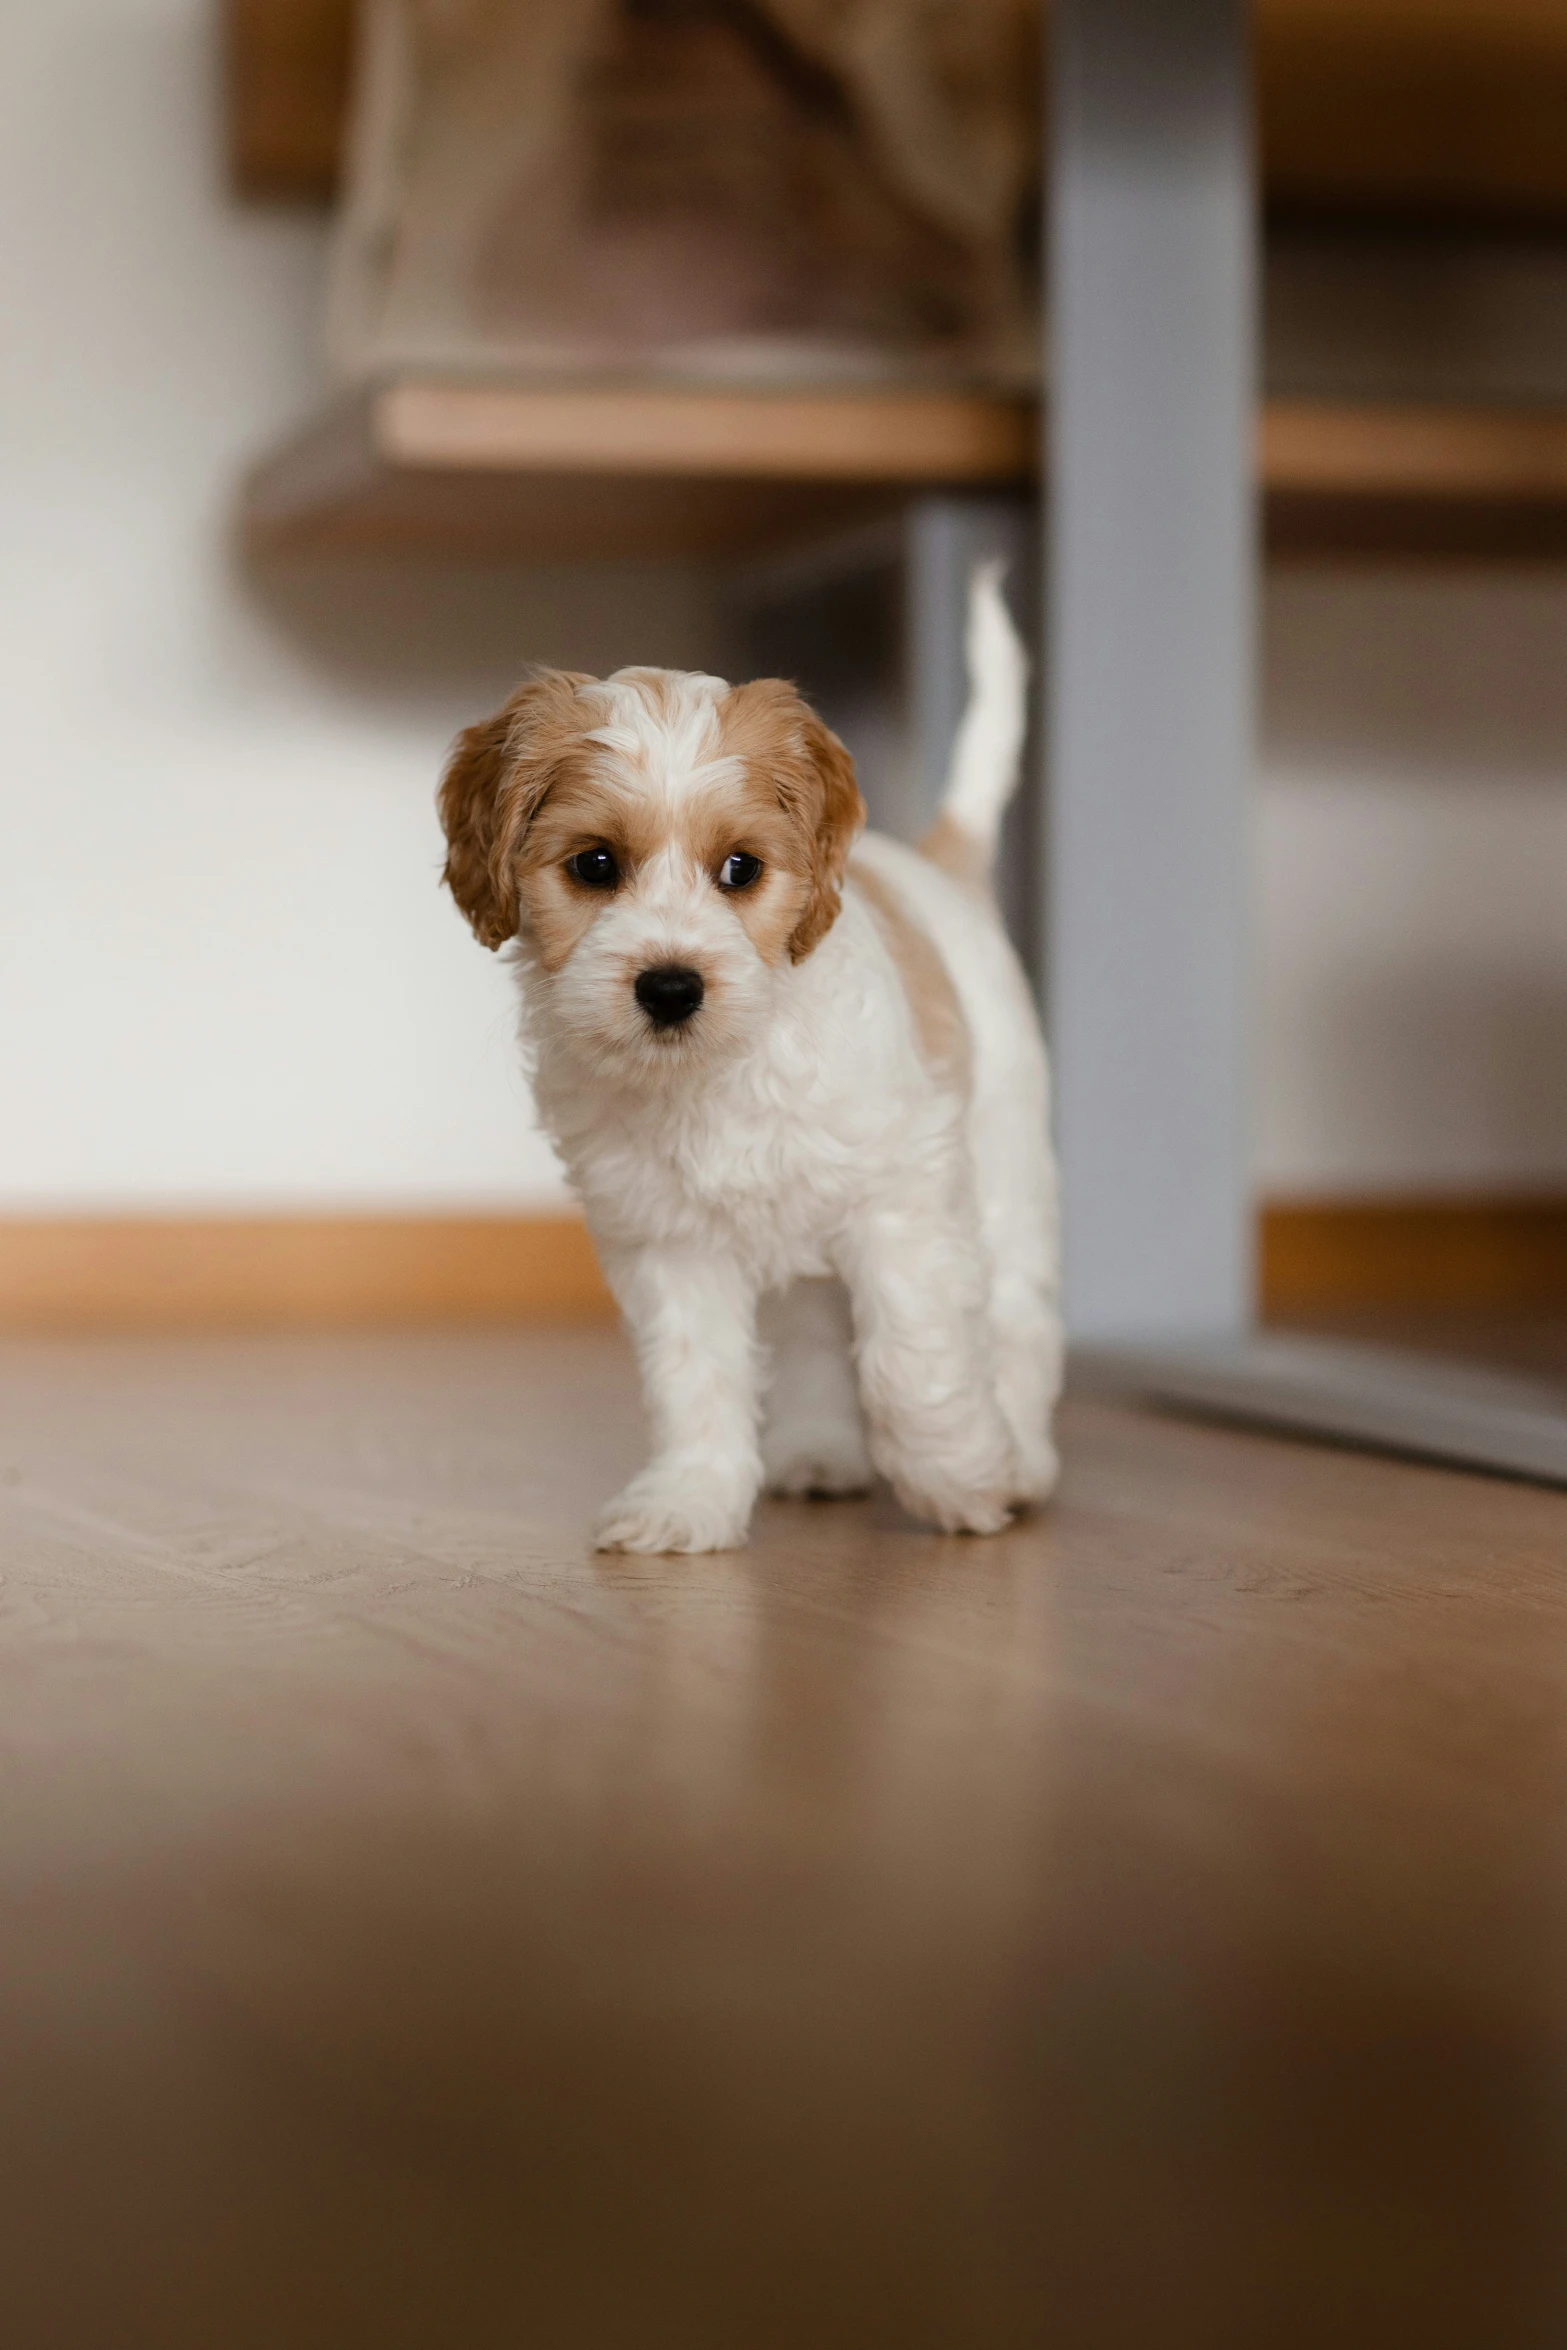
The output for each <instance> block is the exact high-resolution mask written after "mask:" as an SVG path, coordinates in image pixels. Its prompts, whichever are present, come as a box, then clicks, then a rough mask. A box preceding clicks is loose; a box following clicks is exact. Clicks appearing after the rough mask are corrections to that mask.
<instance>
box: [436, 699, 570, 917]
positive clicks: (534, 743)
mask: <svg viewBox="0 0 1567 2350" xmlns="http://www.w3.org/2000/svg"><path fill="white" fill-rule="evenodd" d="M591 683H592V680H591V678H588V677H584V676H580V675H577V674H576V673H574V672H572V671H570V670H559V669H557V670H550V671H549V672H547V673H546V674H545V675H544V676H542V677H536V678H534V679H532V680H531V681H530V683H528V684H527V685H525V686H521V687H519V688H518V690H517V692H516V693H514V694H513V695H512V698H511V700H510V701H509V702H508V703H507V704H506V706H505V708H504V709H502V710H497V711H496V713H495V715H494V717H493V718H484V719H481V720H480V722H479V724H478V725H477V726H469V727H465V728H464V730H463V732H462V733H461V734H460V735H459V736H458V737H457V740H456V742H455V743H454V744H453V746H452V754H451V757H450V758H449V759H448V761H447V763H446V773H445V774H444V775H443V777H442V778H441V789H440V795H439V799H438V802H437V805H438V806H439V808H440V811H441V822H442V824H443V826H444V827H445V830H446V870H445V872H444V874H443V875H442V879H443V880H444V881H445V883H446V886H447V888H448V889H449V890H450V891H451V893H452V896H453V897H454V898H455V899H456V900H457V903H458V905H459V906H460V907H461V909H462V911H463V912H464V913H465V914H466V915H467V917H468V920H469V922H470V923H471V924H472V925H473V934H474V936H475V938H476V939H477V940H478V941H479V943H480V945H481V946H487V947H502V946H504V945H505V944H506V941H507V940H508V939H509V938H515V937H516V935H517V912H518V908H517V857H518V853H519V851H520V850H521V848H522V844H523V840H524V838H525V837H526V834H527V830H528V826H529V825H530V824H531V823H532V821H533V819H534V817H535V816H536V815H537V814H538V811H539V809H540V808H541V807H542V806H543V804H544V800H545V796H546V794H547V793H548V791H549V788H550V785H551V783H552V782H553V781H554V778H555V766H556V758H557V756H558V753H559V750H560V749H561V747H562V745H563V742H564V741H565V740H568V739H570V737H571V736H572V735H573V734H575V733H576V732H577V731H578V730H579V728H580V719H576V720H575V722H574V718H573V705H574V704H575V701H576V693H577V688H578V686H579V685H589V684H591Z"/></svg>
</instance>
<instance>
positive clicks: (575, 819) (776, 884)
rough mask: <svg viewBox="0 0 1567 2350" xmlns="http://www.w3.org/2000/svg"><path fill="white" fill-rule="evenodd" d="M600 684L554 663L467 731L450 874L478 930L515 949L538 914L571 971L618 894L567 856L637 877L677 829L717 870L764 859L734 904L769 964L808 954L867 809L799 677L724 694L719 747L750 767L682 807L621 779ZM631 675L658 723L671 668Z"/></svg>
mask: <svg viewBox="0 0 1567 2350" xmlns="http://www.w3.org/2000/svg"><path fill="white" fill-rule="evenodd" d="M598 682H599V681H598V680H597V679H594V678H589V677H584V676H580V675H577V674H575V673H570V672H564V671H555V672H549V673H547V674H546V675H544V676H542V677H538V678H535V679H534V680H532V682H531V683H529V684H528V685H525V686H523V687H522V688H521V689H520V691H519V692H517V693H516V694H514V695H513V696H512V698H511V700H510V701H509V702H508V703H507V704H506V706H505V708H504V709H502V710H499V711H497V712H496V714H495V716H494V717H493V718H488V719H485V720H484V721H482V722H481V724H479V725H477V726H470V727H469V728H468V729H467V731H466V732H465V733H464V734H462V735H460V736H459V737H458V740H457V744H456V747H455V749H454V750H453V753H452V756H451V759H450V761H449V763H448V766H447V770H446V774H445V777H444V779H443V781H442V784H441V792H440V810H441V819H442V822H443V823H444V825H445V827H446V838H447V858H446V874H445V878H446V882H447V885H448V887H449V888H450V889H451V892H452V895H453V896H454V897H455V898H456V900H457V903H458V905H459V906H460V907H461V908H462V910H463V912H464V913H465V914H466V915H467V917H468V920H469V921H470V922H471V924H472V925H473V929H474V932H475V934H476V935H477V937H478V938H479V939H480V940H481V941H482V942H483V944H484V945H486V946H489V947H498V946H502V945H504V944H505V943H506V941H507V940H508V939H510V938H514V937H515V936H516V935H517V931H518V928H519V925H520V924H521V923H523V921H524V920H525V921H526V926H527V929H528V933H529V936H530V938H531V939H532V940H533V942H534V944H535V945H536V947H537V949H538V952H539V956H540V959H541V961H542V962H543V964H544V966H545V968H546V969H547V970H552V971H553V970H558V969H559V968H560V966H561V964H562V963H564V962H565V960H566V958H567V957H568V956H569V955H570V953H571V951H572V949H573V947H574V946H575V945H576V944H577V942H578V940H579V939H580V938H581V937H582V936H583V935H584V933H585V932H586V931H587V929H588V928H589V926H590V925H591V923H592V922H593V921H594V919H595V917H596V916H597V915H598V914H599V913H601V912H602V911H603V909H604V907H605V906H607V905H610V904H612V903H613V902H614V897H615V893H614V892H613V891H608V890H603V891H600V890H593V889H589V888H587V887H586V886H585V885H584V884H582V883H580V882H577V881H575V880H574V879H573V878H572V876H571V874H570V873H569V872H568V870H567V866H568V862H569V860H570V859H571V858H572V857H573V856H575V855H576V854H577V852H578V851H579V850H582V849H587V848H605V849H608V850H609V851H610V852H611V854H612V855H613V856H614V858H615V860H616V863H617V864H618V866H619V867H620V870H621V872H622V874H623V875H624V876H625V877H626V878H627V880H632V881H634V879H635V876H636V873H637V870H638V868H639V867H640V866H641V865H643V864H644V863H645V862H646V861H647V859H648V858H649V857H651V856H653V855H654V854H655V853H656V852H657V851H658V850H659V849H660V848H662V847H664V846H665V845H667V844H669V843H671V841H672V842H673V843H674V845H676V846H677V847H680V848H682V849H683V850H684V851H685V852H686V854H687V855H688V856H689V857H690V858H691V859H692V861H693V862H694V863H695V864H696V865H697V866H698V867H699V868H700V869H701V870H703V871H705V872H707V873H708V874H710V875H711V876H712V878H713V880H714V881H715V883H716V881H717V878H718V875H719V873H720V872H721V870H722V868H723V864H724V861H725V859H726V858H727V857H730V856H733V855H734V854H736V853H737V852H743V853H744V854H746V855H749V856H754V857H756V858H758V859H759V860H760V862H761V865H762V874H761V877H760V879H759V880H758V881H757V882H756V883H755V884H754V885H753V886H752V887H751V888H749V889H745V890H737V891H735V892H733V893H732V895H730V897H729V899H728V903H729V904H730V906H731V907H732V909H733V911H734V914H735V917H736V919H737V920H738V921H739V922H740V923H742V924H743V926H744V927H745V929H746V931H747V933H748V935H749V936H750V938H751V941H752V943H753V945H754V946H755V948H756V951H757V953H758V954H759V955H760V956H761V957H762V959H763V961H764V962H768V963H778V962H781V961H782V960H783V959H784V957H785V956H786V955H787V956H788V957H789V958H790V960H791V961H794V962H800V961H802V960H803V959H804V957H805V956H806V955H808V954H809V953H810V952H811V949H812V948H813V947H814V946H815V945H816V944H817V943H818V941H819V940H820V939H821V938H822V937H823V936H824V935H825V933H826V932H827V930H828V929H829V928H830V927H831V925H832V923H833V922H834V921H835V920H836V918H837V914H838V909H839V905H840V902H841V901H840V890H841V887H842V881H843V870H844V865H845V863H846V861H847V858H848V853H849V848H850V845H851V843H852V841H853V839H854V837H855V835H856V833H857V832H858V831H859V830H860V827H861V825H862V824H863V823H864V820H865V807H864V803H863V801H862V800H861V798H860V794H859V788H858V786H857V785H856V783H855V780H854V764H853V761H852V760H851V759H850V757H849V754H848V752H847V751H846V750H845V749H844V747H843V745H842V744H841V743H840V742H839V741H838V740H837V738H836V736H834V735H832V734H830V733H829V732H828V730H827V728H826V727H825V726H824V725H823V724H822V722H821V720H820V719H819V718H818V717H817V716H816V714H815V712H814V711H813V710H811V709H810V708H809V707H808V706H807V705H806V704H805V703H804V702H803V701H802V700H801V699H800V697H799V695H798V694H797V693H796V692H795V689H794V688H793V686H790V685H786V684H784V683H783V682H782V681H781V680H778V679H773V678H768V679H763V680H761V681H760V682H759V683H757V684H754V685H745V686H738V687H736V688H735V689H734V690H733V691H732V692H731V693H730V694H728V695H727V696H726V698H725V699H724V700H723V701H722V702H721V703H720V704H719V705H718V709H717V720H718V741H717V744H716V745H715V755H716V756H718V757H721V758H732V759H734V760H736V761H737V762H738V763H739V765H740V769H741V773H740V775H739V777H738V778H737V779H736V780H734V781H732V782H729V783H723V784H720V783H716V782H715V783H714V784H713V785H712V786H711V787H710V788H709V789H708V790H705V791H698V792H697V793H696V794H695V795H693V796H692V797H691V798H689V799H684V800H680V801H677V802H676V804H675V806H674V808H673V810H671V808H670V807H669V806H668V804H667V803H664V802H662V801H661V800H655V799H654V798H652V797H650V796H644V795H643V794H642V793H641V792H640V791H639V790H637V789H636V788H634V787H633V788H628V787H627V785H626V783H625V781H624V780H622V781H619V782H617V781H615V780H614V779H613V778H612V775H611V774H610V773H609V772H607V769H608V767H609V765H610V760H609V759H608V758H607V756H606V753H605V751H604V749H603V747H602V746H601V745H599V744H596V743H590V742H589V741H587V739H586V737H587V735H588V734H589V733H590V732H591V731H592V730H593V729H594V728H595V727H596V726H598V725H600V724H602V722H603V711H602V709H601V708H599V707H598V706H597V705H596V703H595V700H594V697H593V695H592V693H591V691H584V690H583V689H592V688H593V687H595V686H596V685H597V684H598ZM618 682H619V683H621V684H622V685H632V686H634V688H635V690H636V692H637V693H638V695H639V697H640V698H641V700H642V701H643V703H644V705H645V707H646V708H647V710H648V713H649V715H650V717H652V718H653V720H654V721H655V722H658V721H660V720H662V719H663V718H664V717H666V716H667V714H668V711H669V708H670V701H671V686H672V682H673V681H672V680H671V679H669V677H668V676H667V674H666V673H665V672H663V671H661V670H657V669H646V670H634V671H629V672H623V673H622V674H621V676H620V679H619V681H618ZM613 756H614V758H615V759H619V758H620V757H621V756H622V754H621V753H619V752H617V753H615V754H614V755H613Z"/></svg>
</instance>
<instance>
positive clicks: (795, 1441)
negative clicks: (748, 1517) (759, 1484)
mask: <svg viewBox="0 0 1567 2350" xmlns="http://www.w3.org/2000/svg"><path fill="white" fill-rule="evenodd" d="M762 1459H763V1462H764V1464H765V1467H766V1472H767V1490H768V1492H769V1493H779V1494H784V1495H788V1496H799V1495H801V1494H812V1495H817V1496H820V1497H822V1498H827V1499H833V1500H836V1499H839V1498H840V1497H842V1496H844V1495H846V1494H851V1493H868V1492H869V1491H870V1487H871V1476H872V1471H871V1464H870V1459H869V1456H868V1455H867V1453H866V1450H865V1439H864V1437H863V1436H862V1435H861V1433H860V1431H859V1429H858V1428H857V1427H856V1426H855V1425H854V1423H853V1421H848V1422H842V1421H826V1420H824V1421H819V1422H812V1421H805V1420H790V1421H787V1422H786V1423H785V1424H784V1425H783V1426H782V1427H778V1428H769V1429H768V1431H767V1435H766V1437H765V1439H764V1441H763V1444H762Z"/></svg>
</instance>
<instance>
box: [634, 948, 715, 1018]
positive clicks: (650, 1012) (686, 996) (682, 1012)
mask: <svg viewBox="0 0 1567 2350" xmlns="http://www.w3.org/2000/svg"><path fill="white" fill-rule="evenodd" d="M704 993H705V990H704V989H703V986H702V974H701V972H700V971H688V970H687V969H686V966H685V965H684V963H660V964H658V965H657V966H656V967H655V968H654V969H653V970H651V971H644V972H642V973H641V975H640V977H639V978H638V980H637V1002H638V1003H639V1004H640V1005H641V1006H642V1009H643V1011H644V1012H646V1014H647V1016H648V1018H649V1019H650V1020H651V1021H652V1022H653V1025H654V1026H655V1027H656V1028H678V1027H679V1025H680V1023H681V1021H682V1020H689V1019H690V1017H691V1015H692V1013H693V1012H694V1011H695V1010H696V1008H697V1006H698V1004H699V1003H700V1002H701V1001H702V997H703V994H704Z"/></svg>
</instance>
